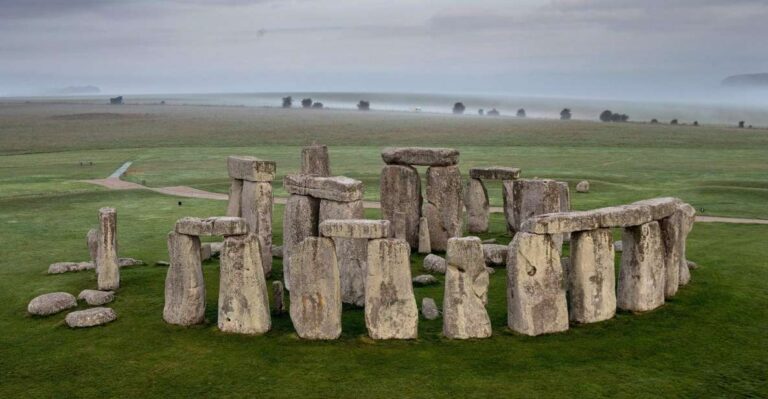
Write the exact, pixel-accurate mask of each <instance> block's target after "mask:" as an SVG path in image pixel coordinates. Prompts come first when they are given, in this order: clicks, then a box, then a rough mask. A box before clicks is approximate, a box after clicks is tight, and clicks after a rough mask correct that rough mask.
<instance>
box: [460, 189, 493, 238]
mask: <svg viewBox="0 0 768 399" xmlns="http://www.w3.org/2000/svg"><path fill="white" fill-rule="evenodd" d="M464 201H465V204H466V206H467V230H468V231H469V232H470V233H485V232H486V231H488V216H489V210H490V205H489V203H488V191H487V190H486V189H485V185H484V184H483V181H482V180H479V179H469V181H467V193H466V196H465V198H464Z"/></svg>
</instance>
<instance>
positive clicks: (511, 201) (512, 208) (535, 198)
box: [504, 179, 562, 234]
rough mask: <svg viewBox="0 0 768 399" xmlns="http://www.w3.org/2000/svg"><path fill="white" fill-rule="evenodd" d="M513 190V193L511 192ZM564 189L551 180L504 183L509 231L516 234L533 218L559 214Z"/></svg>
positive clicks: (522, 180)
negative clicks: (547, 214) (546, 214)
mask: <svg viewBox="0 0 768 399" xmlns="http://www.w3.org/2000/svg"><path fill="white" fill-rule="evenodd" d="M510 189H511V191H510ZM561 190H562V187H561V186H560V185H559V184H558V183H557V182H556V181H554V180H549V179H540V180H539V179H519V180H514V181H509V182H507V181H505V182H504V214H505V215H506V217H507V230H508V231H509V232H510V233H511V234H514V233H516V232H518V231H520V226H522V224H523V222H525V220H526V219H528V218H529V217H531V216H535V215H541V214H544V213H553V212H559V211H560V209H561V202H560V196H561V194H560V193H561Z"/></svg>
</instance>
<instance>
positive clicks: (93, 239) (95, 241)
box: [85, 229, 99, 265]
mask: <svg viewBox="0 0 768 399" xmlns="http://www.w3.org/2000/svg"><path fill="white" fill-rule="evenodd" d="M85 239H86V241H87V242H88V254H90V256H91V262H93V264H94V265H95V264H96V258H97V257H98V256H99V230H97V229H90V230H88V234H87V235H86V236H85Z"/></svg>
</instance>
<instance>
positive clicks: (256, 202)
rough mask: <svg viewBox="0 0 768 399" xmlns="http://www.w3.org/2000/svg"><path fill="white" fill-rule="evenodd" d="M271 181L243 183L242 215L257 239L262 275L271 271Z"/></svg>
mask: <svg viewBox="0 0 768 399" xmlns="http://www.w3.org/2000/svg"><path fill="white" fill-rule="evenodd" d="M272 202H273V198H272V183H254V182H250V181H247V182H244V183H243V198H242V215H243V219H245V223H246V224H247V225H248V230H249V231H250V232H251V233H253V234H255V235H256V237H258V239H259V244H260V245H259V248H261V265H262V267H264V275H265V276H269V275H270V274H271V273H272Z"/></svg>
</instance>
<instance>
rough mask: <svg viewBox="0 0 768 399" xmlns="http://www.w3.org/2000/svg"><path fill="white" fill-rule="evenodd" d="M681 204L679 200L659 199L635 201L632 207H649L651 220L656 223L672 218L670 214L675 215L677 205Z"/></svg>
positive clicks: (671, 198)
mask: <svg viewBox="0 0 768 399" xmlns="http://www.w3.org/2000/svg"><path fill="white" fill-rule="evenodd" d="M682 203H683V201H681V200H680V198H674V197H661V198H651V199H647V200H642V201H637V202H634V203H633V204H632V205H644V206H647V207H649V208H650V210H651V219H653V220H657V221H658V220H660V219H663V218H666V217H669V216H672V214H673V213H675V210H677V207H678V205H680V204H682Z"/></svg>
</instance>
